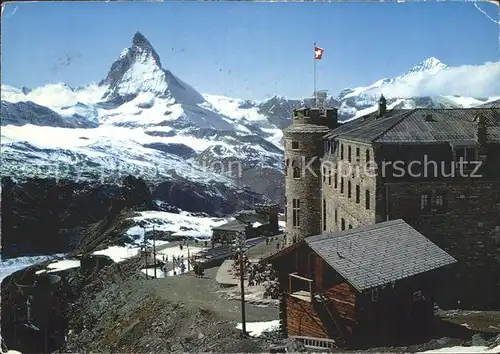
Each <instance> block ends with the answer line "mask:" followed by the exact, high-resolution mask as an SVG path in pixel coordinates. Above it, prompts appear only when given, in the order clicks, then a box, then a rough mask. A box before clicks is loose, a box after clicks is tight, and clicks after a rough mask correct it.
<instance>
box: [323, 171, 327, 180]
mask: <svg viewBox="0 0 500 354" xmlns="http://www.w3.org/2000/svg"><path fill="white" fill-rule="evenodd" d="M325 181H326V167H323V182H325Z"/></svg>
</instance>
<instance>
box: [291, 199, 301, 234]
mask: <svg viewBox="0 0 500 354" xmlns="http://www.w3.org/2000/svg"><path fill="white" fill-rule="evenodd" d="M299 212H300V199H292V219H293V220H292V226H293V227H300V217H299Z"/></svg>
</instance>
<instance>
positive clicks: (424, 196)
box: [420, 194, 429, 210]
mask: <svg viewBox="0 0 500 354" xmlns="http://www.w3.org/2000/svg"><path fill="white" fill-rule="evenodd" d="M428 204H429V196H428V195H427V194H422V195H421V196H420V209H421V210H424V209H425V208H427V205H428Z"/></svg>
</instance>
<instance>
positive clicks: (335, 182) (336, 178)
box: [333, 173, 500, 202]
mask: <svg viewBox="0 0 500 354" xmlns="http://www.w3.org/2000/svg"><path fill="white" fill-rule="evenodd" d="M337 180H338V175H337V173H335V176H334V178H333V183H334V187H335V189H337V187H338V183H337ZM498 201H499V202H500V193H499V200H498Z"/></svg>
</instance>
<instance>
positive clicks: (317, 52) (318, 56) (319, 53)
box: [314, 46, 324, 59]
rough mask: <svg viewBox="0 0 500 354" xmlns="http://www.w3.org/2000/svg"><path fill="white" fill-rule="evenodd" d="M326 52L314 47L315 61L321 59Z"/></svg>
mask: <svg viewBox="0 0 500 354" xmlns="http://www.w3.org/2000/svg"><path fill="white" fill-rule="evenodd" d="M323 52H324V50H323V49H321V48H320V47H317V46H314V59H321V57H322V56H323Z"/></svg>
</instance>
